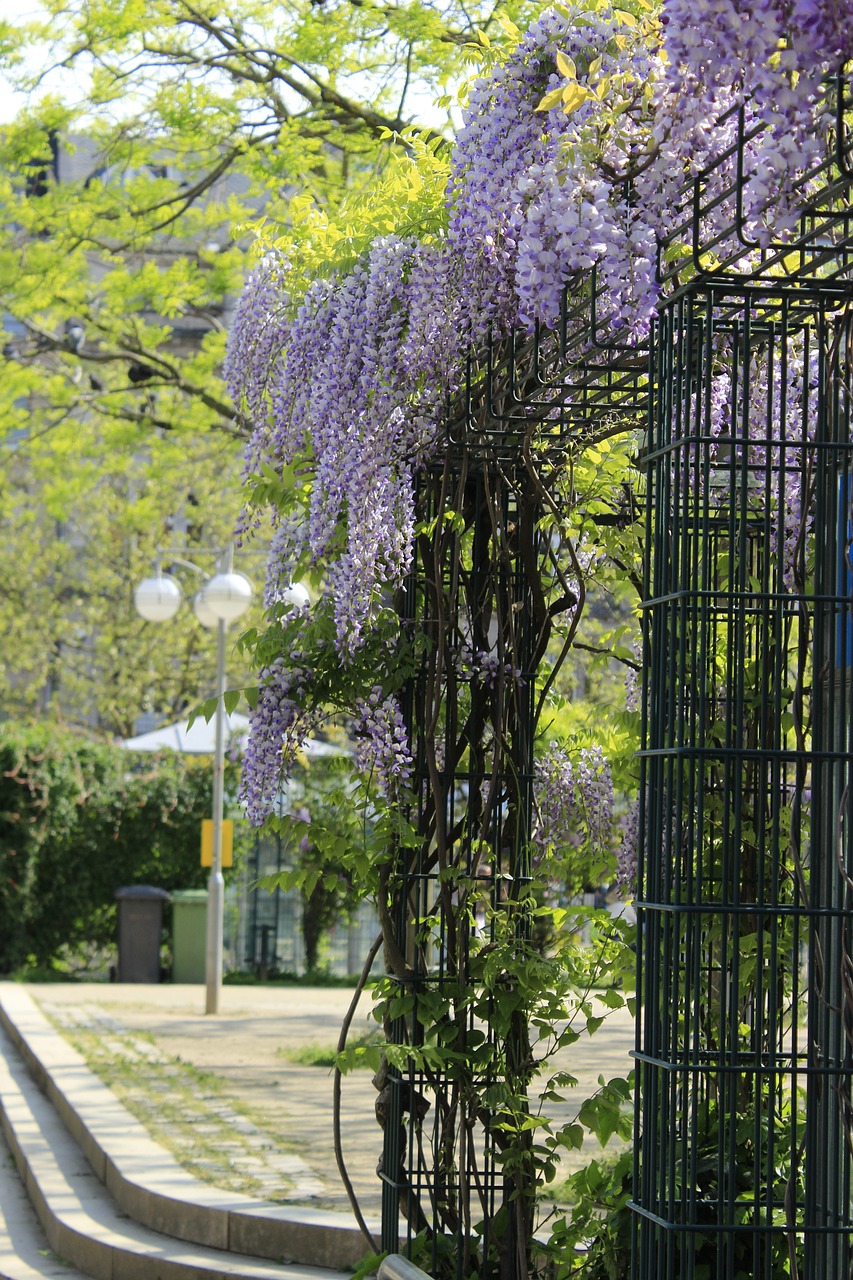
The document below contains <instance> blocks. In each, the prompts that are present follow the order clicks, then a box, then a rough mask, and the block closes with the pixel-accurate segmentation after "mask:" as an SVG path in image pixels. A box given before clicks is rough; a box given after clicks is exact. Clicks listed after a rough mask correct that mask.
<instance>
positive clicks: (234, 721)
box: [121, 711, 347, 760]
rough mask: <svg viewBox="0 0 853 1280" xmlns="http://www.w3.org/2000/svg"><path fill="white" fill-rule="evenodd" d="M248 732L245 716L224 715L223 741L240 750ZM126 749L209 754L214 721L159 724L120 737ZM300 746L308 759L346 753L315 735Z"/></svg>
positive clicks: (213, 734) (203, 720)
mask: <svg viewBox="0 0 853 1280" xmlns="http://www.w3.org/2000/svg"><path fill="white" fill-rule="evenodd" d="M248 733H249V717H248V716H244V715H240V713H239V712H236V711H235V712H234V714H233V715H230V716H226V717H225V742H226V744H228V743H229V742H230V743H231V744H232V745H233V742H234V739H236V740H237V746H238V747H239V749H240V750H241V751H242V750H243V748H244V747H245V745H246V739H247V737H248ZM121 745H122V746H123V747H127V749H128V751H163V750H166V751H180V752H181V753H182V754H184V755H188V756H212V755H213V753H214V751H215V749H216V722H215V720H211V721H210V722H209V723H208V722H207V721H205V719H204V717H203V716H199V717H198V719H197V720H195V721H194V723H193V726H192V728H191V729H188V728H187V722H186V721H185V720H176V721H175V723H174V724H164V725H161V727H160V728H159V729H153V730H152V731H151V732H150V733H140V734H138V735H137V737H135V738H124V739H123V741H122V744H121ZM302 750H303V751H304V753H305V755H306V756H307V757H308V759H309V760H319V759H321V758H322V757H324V756H340V755H346V754H347V752H346V750H345V749H343V748H341V747H335V746H332V745H331V743H328V742H318V741H317V739H316V738H306V739H305V741H304V742H303V743H302Z"/></svg>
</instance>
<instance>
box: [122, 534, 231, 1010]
mask: <svg viewBox="0 0 853 1280" xmlns="http://www.w3.org/2000/svg"><path fill="white" fill-rule="evenodd" d="M193 551H194V552H195V548H193ZM162 554H163V557H164V558H166V557H168V558H169V560H170V563H172V564H179V565H181V566H183V567H184V568H186V569H190V570H192V572H194V573H199V574H202V575H204V570H203V569H200V568H199V566H198V565H197V564H194V563H193V561H192V560H184V559H181V558H179V557H178V553H177V552H172V551H167V552H163V553H162ZM213 554H215V556H216V562H217V570H216V573H215V574H214V575H213V577H212V578H209V579H208V580H207V581H206V582H205V584H204V586H203V587H202V588H201V590H200V591H198V592H197V593H196V595H195V597H194V600H193V612H194V613H195V616H196V618H197V619H198V620H199V622H200V623H201V624H202V626H205V627H208V628H211V629H212V628H214V627H215V628H216V714H215V722H214V724H215V746H214V754H213V815H212V816H213V857H212V859H211V868H210V878H209V879H208V894H207V941H206V947H205V987H206V991H205V1007H204V1011H205V1013H218V1012H219V997H220V992H221V990H222V950H223V928H222V919H223V908H224V905H225V892H224V890H225V881H224V880H223V877H222V817H223V809H224V790H223V772H224V767H225V702H224V694H225V631H226V629H227V627H228V624H229V622H235V621H236V620H237V618H239V617H241V615H242V614H243V613H245V611H246V609H248V607H249V604H250V603H251V599H252V584H251V583H250V582H249V579H248V578H246V577H244V575H243V574H242V573H235V572H234V570H233V568H232V560H233V548H232V547H230V546H229V547H227V548H226V549H225V550H224V551H218V552H215V553H213ZM182 598H183V593H182V591H181V587H180V583H179V582H178V581H177V579H176V578H174V577H172V575H171V574H167V573H163V572H162V571H161V569H160V565H159V562H158V564H157V568H156V573H155V576H154V577H153V578H146V579H145V581H144V582H141V583H140V584H139V586H138V587H137V588H136V591H135V592H134V595H133V600H134V604H135V606H136V611H137V613H139V614H140V616H141V617H143V618H145V619H146V620H147V621H148V622H168V621H169V619H170V618H173V617H174V616H175V614H176V613H177V611H178V609H179V608H180V605H181V600H182Z"/></svg>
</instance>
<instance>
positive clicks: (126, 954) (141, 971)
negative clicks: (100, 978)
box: [116, 884, 169, 982]
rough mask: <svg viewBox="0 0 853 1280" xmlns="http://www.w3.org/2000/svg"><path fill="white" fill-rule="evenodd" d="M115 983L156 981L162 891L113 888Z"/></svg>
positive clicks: (165, 898)
mask: <svg viewBox="0 0 853 1280" xmlns="http://www.w3.org/2000/svg"><path fill="white" fill-rule="evenodd" d="M116 901H117V902H118V980H119V982H159V981H160V937H161V935H162V932H163V903H164V902H168V901H169V895H168V893H167V892H166V890H165V889H155V888H154V887H153V885H150V884H135V885H131V886H129V887H128V888H126V889H116Z"/></svg>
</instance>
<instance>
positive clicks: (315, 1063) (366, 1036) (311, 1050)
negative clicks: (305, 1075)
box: [276, 1027, 385, 1069]
mask: <svg viewBox="0 0 853 1280" xmlns="http://www.w3.org/2000/svg"><path fill="white" fill-rule="evenodd" d="M384 1043H385V1037H384V1036H383V1035H382V1032H381V1031H380V1030H379V1028H378V1027H368V1029H367V1030H366V1031H363V1032H362V1033H361V1035H360V1036H354V1037H351V1038H350V1039H349V1040H348V1041H347V1048H348V1049H367V1048H371V1047H372V1046H373V1045H377V1046H381V1045H383V1044H384ZM276 1057H278V1058H284V1059H285V1061H286V1062H294V1063H296V1065H297V1066H300V1067H327V1068H329V1069H331V1068H332V1067H333V1066H334V1065H335V1063H336V1061H337V1058H338V1049H337V1045H334V1044H318V1043H312V1044H303V1045H299V1046H298V1047H297V1048H295V1049H285V1048H281V1049H276ZM358 1065H359V1066H362V1067H369V1066H370V1064H369V1063H368V1062H362V1063H359V1064H358Z"/></svg>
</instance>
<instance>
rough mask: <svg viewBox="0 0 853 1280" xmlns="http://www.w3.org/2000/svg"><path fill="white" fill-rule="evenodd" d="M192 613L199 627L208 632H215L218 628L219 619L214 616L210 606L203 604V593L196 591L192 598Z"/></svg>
mask: <svg viewBox="0 0 853 1280" xmlns="http://www.w3.org/2000/svg"><path fill="white" fill-rule="evenodd" d="M193 613H194V614H195V616H196V618H197V620H198V621H199V622H200V623H201V625H202V626H203V627H206V628H207V630H208V631H215V630H216V628H217V627H218V626H219V619H218V618H217V616H216V614H215V613H214V612H213V610H212V609H211V608H210V606H209V605H207V604H205V602H204V591H197V592H196V593H195V595H194V596H193Z"/></svg>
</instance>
